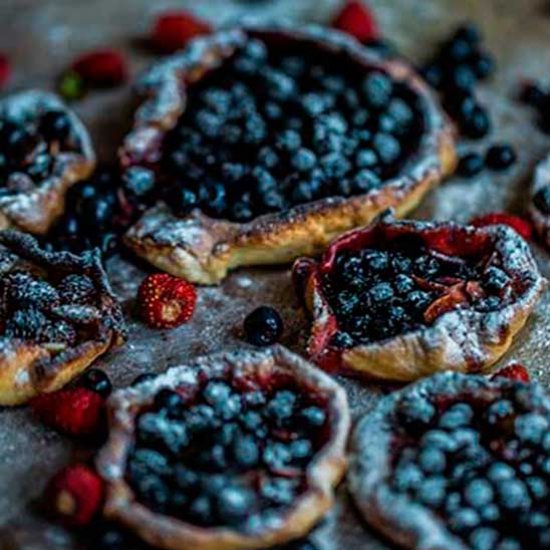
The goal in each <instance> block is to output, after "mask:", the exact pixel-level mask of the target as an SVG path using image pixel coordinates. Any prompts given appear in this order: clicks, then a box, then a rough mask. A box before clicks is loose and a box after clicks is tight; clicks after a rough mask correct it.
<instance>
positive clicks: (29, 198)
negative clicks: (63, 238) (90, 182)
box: [0, 90, 95, 234]
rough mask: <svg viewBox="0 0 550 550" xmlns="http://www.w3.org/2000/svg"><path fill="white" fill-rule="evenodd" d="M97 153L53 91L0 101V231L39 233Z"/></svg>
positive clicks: (57, 212) (61, 207)
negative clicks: (18, 230) (11, 229)
mask: <svg viewBox="0 0 550 550" xmlns="http://www.w3.org/2000/svg"><path fill="white" fill-rule="evenodd" d="M94 166H95V154H94V151H93V149H92V145H91V142H90V138H89V136H88V132H87V130H86V129H85V127H84V125H83V124H82V123H81V122H80V120H79V119H78V118H77V117H76V115H75V114H74V113H72V112H71V111H70V110H69V109H68V108H67V107H66V106H65V105H64V104H63V103H62V102H61V100H60V99H58V98H57V97H56V96H55V95H53V94H50V93H46V92H42V91H38V90H31V91H26V92H21V93H18V94H15V95H12V96H8V97H6V98H4V99H2V100H0V229H6V228H8V227H15V228H18V229H22V230H24V231H27V232H30V233H36V234H43V233H46V231H47V230H48V229H49V228H50V226H51V225H52V224H53V222H54V221H55V220H56V219H57V218H58V217H59V216H60V215H61V214H62V213H63V210H64V208H65V194H66V192H67V190H68V189H69V188H70V187H71V186H72V185H73V184H74V183H76V182H77V181H80V180H83V179H86V178H87V177H88V176H89V175H90V174H91V172H92V171H93V169H94Z"/></svg>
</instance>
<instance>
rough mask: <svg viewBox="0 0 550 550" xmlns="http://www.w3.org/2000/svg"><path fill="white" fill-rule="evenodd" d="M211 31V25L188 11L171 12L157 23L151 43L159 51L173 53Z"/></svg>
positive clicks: (159, 18) (164, 14)
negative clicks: (193, 39)
mask: <svg viewBox="0 0 550 550" xmlns="http://www.w3.org/2000/svg"><path fill="white" fill-rule="evenodd" d="M211 31H212V27H211V26H210V24H209V23H207V22H206V21H204V20H202V19H199V18H198V17H196V16H194V15H192V14H191V13H189V12H187V11H169V12H166V13H163V14H161V15H160V16H159V17H158V18H157V20H156V21H155V24H154V26H153V30H152V32H151V38H150V41H151V44H152V46H153V47H154V48H155V49H156V50H157V51H160V52H163V53H171V52H174V51H176V50H179V49H181V48H183V47H184V46H185V45H186V44H187V42H189V40H191V39H192V38H195V37H196V36H200V35H203V34H209V33H210V32H211Z"/></svg>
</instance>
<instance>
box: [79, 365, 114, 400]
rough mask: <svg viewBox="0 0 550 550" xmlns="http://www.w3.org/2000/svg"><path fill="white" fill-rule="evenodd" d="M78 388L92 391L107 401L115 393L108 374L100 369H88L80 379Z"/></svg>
mask: <svg viewBox="0 0 550 550" xmlns="http://www.w3.org/2000/svg"><path fill="white" fill-rule="evenodd" d="M78 386H80V387H82V388H86V389H88V390H91V391H93V392H95V393H97V394H98V395H100V396H101V397H103V399H107V397H109V395H111V392H112V391H113V386H112V384H111V380H109V377H108V376H107V374H106V373H105V372H104V371H102V370H100V369H88V370H87V371H86V372H85V373H84V374H83V375H82V376H81V377H80V378H79V379H78Z"/></svg>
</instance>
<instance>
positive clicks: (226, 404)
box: [127, 378, 327, 530]
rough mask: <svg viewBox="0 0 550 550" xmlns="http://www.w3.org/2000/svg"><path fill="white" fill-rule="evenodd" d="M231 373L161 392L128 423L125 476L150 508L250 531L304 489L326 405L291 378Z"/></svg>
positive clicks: (321, 434) (193, 520)
mask: <svg viewBox="0 0 550 550" xmlns="http://www.w3.org/2000/svg"><path fill="white" fill-rule="evenodd" d="M240 388H241V385H240V384H238V383H236V381H235V380H232V379H230V378H223V379H211V380H206V381H204V382H203V383H202V385H201V386H200V387H198V388H197V390H196V391H193V392H191V393H192V395H191V396H189V393H190V392H189V391H185V388H182V389H181V391H180V390H179V389H176V391H172V390H168V389H166V390H162V391H161V393H159V394H158V395H157V397H156V398H155V400H154V403H153V405H152V406H151V407H150V408H149V409H147V410H144V411H142V412H141V414H139V416H138V417H137V420H136V441H135V445H134V448H133V450H132V452H131V454H130V456H129V459H128V466H127V468H128V469H127V479H128V482H129V483H130V485H131V487H132V489H133V490H134V491H135V493H136V496H137V498H138V500H139V501H140V502H143V503H144V504H146V505H147V506H148V507H150V508H151V509H153V510H155V511H157V512H159V513H162V514H167V515H171V516H174V517H177V518H179V519H182V520H183V521H186V522H189V523H192V524H195V525H199V526H205V527H207V526H208V527H211V526H230V527H233V528H236V529H241V530H254V529H255V528H257V527H258V526H259V525H261V524H262V522H264V521H267V520H269V519H270V518H271V519H274V517H275V516H276V515H277V514H279V513H282V512H284V510H285V509H287V508H288V507H289V506H291V505H292V504H293V502H294V500H295V499H296V498H297V497H298V496H299V495H300V494H302V493H303V492H304V491H305V490H306V489H307V482H306V477H305V469H306V468H307V465H308V464H309V463H310V461H311V460H312V459H313V457H314V455H315V453H316V452H317V451H318V450H319V449H320V448H321V446H322V445H323V437H324V430H325V426H326V420H327V415H326V411H325V409H324V408H323V407H322V405H320V404H319V403H318V402H316V401H315V400H314V399H312V397H310V396H308V395H307V394H306V393H304V392H303V390H301V389H300V388H298V387H296V386H294V385H292V384H291V383H289V382H285V383H277V382H276V383H274V384H269V388H266V389H260V388H259V387H257V386H254V387H251V388H249V387H248V386H247V389H246V390H242V389H240Z"/></svg>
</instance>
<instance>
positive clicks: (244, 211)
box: [231, 200, 254, 223]
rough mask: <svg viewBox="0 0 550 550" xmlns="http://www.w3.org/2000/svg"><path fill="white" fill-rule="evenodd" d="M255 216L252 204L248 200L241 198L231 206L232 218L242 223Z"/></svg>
mask: <svg viewBox="0 0 550 550" xmlns="http://www.w3.org/2000/svg"><path fill="white" fill-rule="evenodd" d="M253 217H254V213H253V211H252V206H251V204H250V203H249V202H248V201H244V200H240V201H237V202H235V204H234V205H233V206H232V207H231V218H232V219H233V220H235V221H237V222H240V223H246V222H248V221H250V220H251V219H252V218H253Z"/></svg>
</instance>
